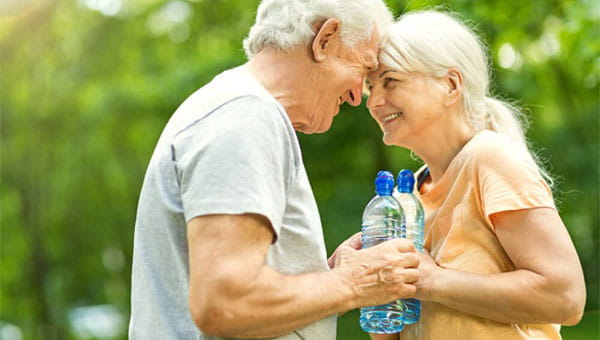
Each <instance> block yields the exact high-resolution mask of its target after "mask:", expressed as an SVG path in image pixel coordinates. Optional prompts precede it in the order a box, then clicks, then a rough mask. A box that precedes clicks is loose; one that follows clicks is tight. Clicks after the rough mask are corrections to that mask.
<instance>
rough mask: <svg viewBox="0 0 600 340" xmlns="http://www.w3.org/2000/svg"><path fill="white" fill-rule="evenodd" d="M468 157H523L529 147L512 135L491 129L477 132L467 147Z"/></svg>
mask: <svg viewBox="0 0 600 340" xmlns="http://www.w3.org/2000/svg"><path fill="white" fill-rule="evenodd" d="M465 153H466V154H467V156H468V159H472V160H477V159H483V160H486V159H492V160H496V159H498V158H505V157H509V158H512V157H516V158H522V157H526V156H527V155H528V151H527V149H526V148H525V147H524V146H523V145H519V143H518V142H517V141H514V140H512V139H511V138H510V137H508V136H506V135H504V134H501V133H498V132H495V131H491V130H483V131H481V132H479V133H477V134H476V135H475V136H473V138H472V139H471V140H470V141H469V143H468V144H467V145H466V147H465Z"/></svg>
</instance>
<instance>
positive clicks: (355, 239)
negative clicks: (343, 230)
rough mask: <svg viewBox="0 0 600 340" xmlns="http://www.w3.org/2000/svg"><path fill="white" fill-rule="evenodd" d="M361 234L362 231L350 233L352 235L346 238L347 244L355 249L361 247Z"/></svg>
mask: <svg viewBox="0 0 600 340" xmlns="http://www.w3.org/2000/svg"><path fill="white" fill-rule="evenodd" d="M361 236H362V233H360V232H359V233H356V234H354V235H352V237H350V239H348V241H349V242H348V245H349V246H350V247H352V248H354V249H356V250H358V249H360V248H362V240H361Z"/></svg>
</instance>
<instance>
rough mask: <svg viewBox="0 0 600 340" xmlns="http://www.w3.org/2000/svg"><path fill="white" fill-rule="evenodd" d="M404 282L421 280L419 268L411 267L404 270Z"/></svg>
mask: <svg viewBox="0 0 600 340" xmlns="http://www.w3.org/2000/svg"><path fill="white" fill-rule="evenodd" d="M403 275H404V282H406V283H415V282H417V281H418V280H419V275H420V273H419V270H418V269H413V268H409V269H405V270H404V273H403Z"/></svg>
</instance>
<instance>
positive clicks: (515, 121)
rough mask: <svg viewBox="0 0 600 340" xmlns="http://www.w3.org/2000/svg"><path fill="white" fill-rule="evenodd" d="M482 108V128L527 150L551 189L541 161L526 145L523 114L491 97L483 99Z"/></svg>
mask: <svg viewBox="0 0 600 340" xmlns="http://www.w3.org/2000/svg"><path fill="white" fill-rule="evenodd" d="M484 106H485V109H484V110H485V115H486V116H485V119H484V122H485V126H484V127H483V128H484V129H487V130H492V131H495V132H498V133H501V134H503V135H505V136H508V137H509V138H511V139H512V140H514V141H515V142H517V143H518V144H519V145H521V146H522V147H523V148H525V150H529V154H530V155H531V157H532V158H533V160H534V161H535V162H536V163H537V165H538V168H539V171H540V174H541V175H542V177H543V178H544V180H546V182H547V183H548V185H549V186H550V187H552V186H553V184H554V180H553V179H552V176H550V174H548V172H546V171H545V170H544V167H543V164H542V161H541V160H540V159H539V157H538V156H537V155H536V154H535V153H534V152H532V151H531V148H530V147H529V145H528V143H527V138H526V137H525V132H526V131H527V128H528V127H529V126H528V125H529V124H528V121H527V118H526V117H525V115H524V114H523V112H522V111H521V110H519V108H518V107H516V106H514V105H512V104H510V103H507V102H504V101H502V100H499V99H495V98H492V97H485V99H484Z"/></svg>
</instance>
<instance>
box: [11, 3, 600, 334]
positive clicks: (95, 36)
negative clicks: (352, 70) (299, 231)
mask: <svg viewBox="0 0 600 340" xmlns="http://www.w3.org/2000/svg"><path fill="white" fill-rule="evenodd" d="M257 3H258V1H257V0H210V1H208V0H194V1H192V0H187V1H186V0H177V1H166V0H61V1H58V0H20V1H15V0H4V1H3V2H0V52H1V54H0V61H1V64H0V66H1V74H0V91H1V92H0V112H1V124H0V133H1V158H0V159H1V180H2V182H1V187H0V204H1V205H0V208H1V219H0V223H1V231H0V240H1V248H0V255H1V268H0V275H1V281H0V285H1V292H0V303H1V310H0V321H1V322H2V324H0V326H2V325H5V326H6V325H8V324H12V325H16V326H18V327H19V328H20V330H21V332H22V335H23V336H24V338H25V339H76V338H85V336H84V335H81V334H80V333H77V332H75V331H74V330H73V327H72V326H70V323H69V315H70V314H69V311H72V309H73V308H75V307H80V306H89V305H112V306H115V307H117V309H118V310H119V311H121V313H122V315H123V317H124V319H122V322H121V324H120V328H119V332H120V335H117V336H116V337H117V338H124V337H125V329H126V323H127V319H126V318H127V316H128V312H129V284H130V264H131V255H132V236H133V225H134V220H135V213H136V204H137V198H138V194H139V190H140V187H141V183H142V178H143V175H144V171H145V167H146V165H147V163H148V160H149V158H150V155H151V152H152V149H153V147H154V144H155V142H156V141H157V139H158V136H159V134H160V131H161V129H162V127H163V125H164V124H165V122H166V121H167V119H168V118H169V116H170V115H171V113H172V112H173V111H174V110H175V108H176V107H177V106H178V105H179V104H180V103H181V102H182V101H183V100H184V99H185V98H186V97H187V96H188V95H189V94H190V93H192V92H193V91H194V90H195V89H196V88H198V87H200V86H201V85H202V84H204V83H206V82H207V81H209V80H210V79H211V78H212V77H213V76H215V75H216V74H218V73H219V72H221V71H223V70H225V69H227V68H230V67H232V66H235V65H238V64H240V63H243V62H244V61H245V57H244V54H243V51H242V48H241V40H242V39H243V37H244V36H245V35H246V33H247V31H248V29H249V27H250V26H251V24H252V22H253V20H254V15H255V9H256V6H257ZM107 4H108V5H107ZM111 4H112V5H115V4H117V5H119V4H120V6H118V8H117V9H119V8H120V11H119V12H118V13H116V12H115V11H112V12H111V10H112V9H114V8H112V7H110V6H109V5H111ZM388 5H389V6H390V8H392V9H393V10H394V11H395V13H396V14H400V13H402V12H404V11H406V10H409V9H418V8H425V7H431V6H438V5H441V6H444V7H445V8H447V9H451V10H454V11H457V12H459V13H461V14H462V16H463V18H464V19H466V20H469V21H471V22H472V23H473V24H474V25H475V26H476V27H477V29H478V30H479V32H480V33H481V34H482V36H483V37H484V39H485V40H486V41H487V43H488V45H489V54H490V56H491V58H492V61H493V66H494V70H495V72H496V74H495V75H496V77H495V82H496V85H497V86H496V92H497V93H498V94H501V95H502V96H505V97H507V98H511V99H515V100H518V101H519V103H521V104H522V105H523V106H525V108H527V109H528V112H529V115H530V119H531V122H532V127H531V129H530V131H529V137H530V139H531V141H532V145H533V146H534V148H535V149H536V150H538V151H539V153H540V155H541V156H542V158H543V159H546V160H547V164H548V168H549V170H550V171H551V172H552V173H553V174H554V175H555V177H556V178H557V187H556V198H557V200H558V202H559V207H560V211H561V215H562V217H563V219H564V221H565V223H566V225H567V227H568V229H569V232H570V234H571V236H572V238H573V240H574V241H575V244H576V247H577V250H578V253H579V256H580V259H581V261H582V264H583V267H584V270H585V275H586V283H587V287H588V301H587V307H586V309H587V311H588V313H587V314H586V317H585V318H584V321H583V322H582V323H581V324H580V325H579V326H576V327H569V328H564V331H563V335H564V336H565V339H586V338H590V339H591V338H597V336H598V321H599V314H598V313H597V312H594V311H597V310H598V309H599V305H600V302H599V294H598V293H599V278H598V269H599V266H598V255H599V252H598V246H599V243H600V240H599V228H598V227H599V202H598V199H599V182H598V178H599V171H598V165H599V144H600V140H599V136H598V131H599V116H600V112H599V100H598V97H599V93H600V91H599V83H600V46H599V45H600V39H599V35H600V27H599V20H600V5H599V4H598V2H595V1H593V0H581V1H573V0H531V1H526V2H521V1H508V0H497V1H493V2H490V1H467V0H457V1H416V0H415V1H391V0H390V1H388ZM94 8H96V9H94ZM501 56H504V57H501ZM507 58H508V59H507ZM507 60H508V61H511V60H512V61H513V63H512V66H511V64H510V62H507ZM503 63H504V64H506V65H503V66H505V68H503V67H500V65H501V64H503ZM300 138H301V142H302V144H303V150H304V158H305V163H306V166H307V170H308V173H309V177H310V178H311V182H312V184H313V188H314V191H315V194H316V196H317V201H318V203H319V206H320V210H321V216H322V220H323V224H324V228H325V237H326V241H327V246H328V249H329V251H330V252H331V251H332V250H333V249H334V248H335V246H336V245H337V244H339V243H340V242H341V241H342V240H344V239H345V238H346V237H348V236H349V235H351V234H353V233H354V232H356V231H357V230H358V229H359V225H360V216H361V211H362V208H363V207H364V205H365V204H366V203H367V201H368V200H369V199H370V197H371V196H372V181H373V175H374V174H375V173H376V172H377V171H378V170H380V169H389V170H393V171H398V170H399V169H401V168H412V169H415V168H416V167H417V166H418V165H419V162H418V161H417V160H414V159H413V158H411V156H410V154H409V153H408V152H406V151H405V150H401V149H399V148H390V147H385V146H384V145H383V143H382V142H381V133H380V131H379V130H378V127H377V125H376V123H375V122H374V121H372V120H371V118H370V117H369V116H368V114H367V111H366V109H365V108H364V106H361V107H358V108H352V107H349V106H348V107H343V108H342V114H341V115H339V116H338V118H337V119H336V121H335V123H334V126H333V128H332V129H331V130H330V131H329V132H328V133H326V134H324V135H312V136H304V135H301V136H300ZM557 308H560V306H557ZM357 319H358V317H357V313H356V312H350V313H348V314H346V315H344V316H343V317H342V318H341V319H340V325H339V338H340V339H366V338H367V336H366V335H365V334H364V333H362V332H361V331H360V330H359V328H358V325H357V323H358V321H357ZM1 329H2V328H0V330H1ZM2 334H4V333H0V337H2ZM6 334H8V333H6ZM6 334H4V336H5V337H7V338H8V336H7V335H6ZM78 334H79V335H78Z"/></svg>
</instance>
